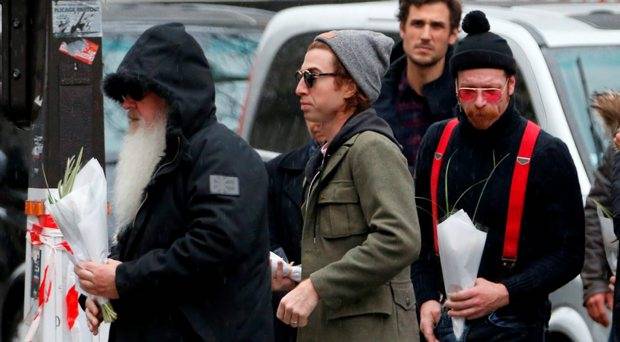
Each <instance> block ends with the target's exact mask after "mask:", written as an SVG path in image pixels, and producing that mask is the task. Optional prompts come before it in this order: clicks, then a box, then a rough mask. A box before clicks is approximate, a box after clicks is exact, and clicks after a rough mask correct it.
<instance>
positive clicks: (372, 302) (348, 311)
mask: <svg viewBox="0 0 620 342" xmlns="http://www.w3.org/2000/svg"><path fill="white" fill-rule="evenodd" d="M392 312H393V304H392V294H391V293H390V288H389V286H387V285H381V286H379V288H377V289H375V290H373V291H371V292H370V293H368V294H367V295H365V296H364V297H362V298H360V299H358V300H357V301H355V302H353V303H347V304H343V305H342V306H341V307H339V308H337V309H332V308H329V307H328V308H326V317H327V319H328V320H332V319H337V318H344V317H353V316H360V315H368V314H378V315H384V316H390V315H392Z"/></svg>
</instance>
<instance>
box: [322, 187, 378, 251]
mask: <svg viewBox="0 0 620 342" xmlns="http://www.w3.org/2000/svg"><path fill="white" fill-rule="evenodd" d="M318 204H319V211H320V212H319V216H320V217H319V224H320V230H319V233H320V235H321V236H322V237H324V238H327V239H335V238H342V237H347V236H352V235H361V234H366V233H367V232H368V225H367V224H366V220H365V219H364V214H363V213H362V208H361V207H360V203H359V195H358V194H357V190H356V189H355V186H354V185H353V183H352V182H338V183H332V184H330V185H329V186H328V187H326V188H325V189H324V190H323V191H322V192H321V194H320V195H319V200H318Z"/></svg>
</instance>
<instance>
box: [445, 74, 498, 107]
mask: <svg viewBox="0 0 620 342" xmlns="http://www.w3.org/2000/svg"><path fill="white" fill-rule="evenodd" d="M507 84H508V79H506V83H504V86H503V87H501V88H467V87H462V88H458V90H457V91H456V95H457V96H458V98H459V100H460V101H461V102H472V101H475V100H476V98H477V97H478V92H480V93H482V98H483V99H484V101H486V102H487V103H497V102H499V100H500V99H501V98H502V93H503V92H504V88H506V85H507Z"/></svg>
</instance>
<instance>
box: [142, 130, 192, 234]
mask: <svg viewBox="0 0 620 342" xmlns="http://www.w3.org/2000/svg"><path fill="white" fill-rule="evenodd" d="M180 150H181V138H179V137H177V153H176V154H175V155H174V158H172V160H170V161H169V162H167V163H165V164H162V165H161V166H159V167H158V168H157V170H155V172H154V173H153V175H152V176H151V179H149V182H148V183H147V184H150V183H151V182H152V181H153V179H155V176H157V174H158V173H159V171H161V169H163V168H164V167H166V166H168V165H170V164H172V163H174V161H175V160H176V159H177V157H178V156H179V151H180ZM147 198H149V194H148V192H145V193H144V199H143V200H142V202H141V203H140V206H139V207H138V211H136V215H135V216H134V217H133V223H132V224H131V226H132V227H135V226H136V219H137V218H138V214H139V213H140V209H142V206H143V205H144V203H145V202H146V199H147Z"/></svg>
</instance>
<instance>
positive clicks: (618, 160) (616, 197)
mask: <svg viewBox="0 0 620 342" xmlns="http://www.w3.org/2000/svg"><path fill="white" fill-rule="evenodd" d="M611 181H612V185H611V193H612V195H611V203H612V204H611V205H612V208H613V214H614V231H615V233H616V237H619V236H620V153H614V156H613V168H612V175H611Z"/></svg>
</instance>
